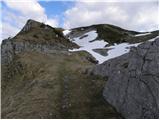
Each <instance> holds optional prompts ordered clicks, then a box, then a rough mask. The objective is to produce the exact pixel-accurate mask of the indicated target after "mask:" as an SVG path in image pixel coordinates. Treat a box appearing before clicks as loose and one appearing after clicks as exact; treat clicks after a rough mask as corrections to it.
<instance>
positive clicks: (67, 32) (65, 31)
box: [63, 30, 71, 36]
mask: <svg viewBox="0 0 160 120" xmlns="http://www.w3.org/2000/svg"><path fill="white" fill-rule="evenodd" d="M70 32H71V31H70V30H64V31H63V35H64V36H66V35H67V34H69V33H70Z"/></svg>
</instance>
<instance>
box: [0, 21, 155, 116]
mask: <svg viewBox="0 0 160 120" xmlns="http://www.w3.org/2000/svg"><path fill="white" fill-rule="evenodd" d="M98 29H99V31H98V30H97V28H93V27H91V28H84V27H81V28H75V29H71V30H70V31H69V30H68V31H67V33H68V34H64V31H65V30H64V29H62V28H53V27H50V26H48V25H45V24H44V23H40V22H36V21H34V20H28V22H27V23H26V25H25V26H24V27H23V29H22V30H21V31H20V32H19V33H18V34H17V35H16V36H15V37H13V38H9V39H6V40H3V42H2V45H1V69H2V81H1V84H2V87H1V88H2V90H1V91H2V109H1V110H2V118H10V119H11V118H19V119H22V118H23V119H26V118H30V119H33V118H36V119H37V118H39V119H40V118H48V119H50V118H52V119H55V118H57V119H59V118H61V119H62V118H63V119H65V118H70V119H77V118H81V119H83V118H88V119H91V118H92V119H94V118H96V119H98V118H124V117H125V118H131V117H132V116H128V115H127V112H128V111H125V110H124V111H123V110H121V109H119V108H118V107H117V104H118V103H117V104H116V105H115V104H114V103H112V102H110V99H111V98H113V99H114V98H115V100H117V101H118V98H120V97H117V96H114V94H113V95H110V96H108V97H107V94H108V91H107V89H108V88H109V90H111V91H112V90H113V91H112V93H114V86H113V85H110V86H109V87H108V86H106V84H108V83H110V81H111V80H110V79H111V78H110V76H109V75H106V72H107V73H112V72H117V71H118V70H119V68H121V67H125V68H126V66H127V68H128V64H125V65H124V66H123V65H122V66H121V64H123V62H125V61H123V60H121V58H123V56H126V55H127V54H131V53H130V52H132V50H133V49H138V50H139V53H142V54H143V53H146V49H145V48H146V45H145V44H149V45H151V46H152V45H154V43H155V41H157V40H158V31H156V32H153V33H152V32H150V33H143V34H142V33H141V34H137V32H133V31H131V32H127V31H122V32H121V29H116V27H114V28H112V27H111V26H110V27H106V26H105V25H104V26H100V27H98ZM108 31H109V32H108ZM126 32H127V34H125V35H124V33H126ZM108 33H109V34H108ZM131 33H132V35H131ZM135 33H136V34H135ZM100 34H101V35H100ZM115 34H117V35H123V36H120V37H119V36H118V37H117V36H116V37H112V36H114V35H115ZM133 34H134V35H133ZM136 35H138V36H136ZM128 36H130V39H133V38H136V39H134V42H130V40H128V39H129V38H128ZM110 38H111V39H110ZM118 38H119V39H118ZM127 38H128V39H127ZM140 38H143V40H141V39H140ZM126 39H127V41H125V40H126ZM156 43H157V42H156ZM139 44H140V45H139ZM139 47H140V48H144V50H141V49H139ZM157 48H158V46H157V47H156V48H155V51H156V52H152V51H151V53H150V54H149V56H150V57H151V58H150V59H151V60H155V62H153V63H154V64H156V65H157V64H158V63H157V56H158V55H157V54H158V52H157ZM152 49H153V47H152ZM135 51H136V50H135ZM117 53H118V54H117ZM119 53H120V54H119ZM135 53H136V52H135ZM94 55H96V56H94ZM131 55H132V54H131ZM154 56H156V57H154ZM97 57H98V58H106V57H109V58H111V59H108V58H107V59H103V62H102V63H101V64H99V63H98V60H99V59H97ZM131 58H134V61H143V60H144V61H143V62H144V63H145V66H146V67H147V66H149V64H148V63H147V62H146V61H145V59H144V58H142V59H140V58H139V57H137V56H135V57H130V58H128V57H126V58H125V59H126V61H130V60H132V59H131ZM152 58H153V59H152ZM119 59H120V60H119ZM146 59H147V60H148V57H147V58H146ZM108 62H111V63H110V65H111V66H115V67H113V68H112V69H114V70H112V69H110V67H106V66H110V65H109V64H108ZM116 63H117V64H116ZM118 63H120V64H118ZM131 63H132V62H131ZM106 64H107V65H106ZM152 65H153V64H152ZM133 67H134V66H133ZM133 67H132V68H133ZM127 68H126V69H127ZM128 69H129V68H128ZM97 70H98V72H100V74H95V71H97ZM122 70H123V69H122ZM147 70H148V69H147ZM142 73H143V72H142ZM155 74H156V75H155V76H158V75H157V69H155ZM110 75H111V76H112V74H110ZM127 75H128V74H127V72H126V73H125V74H123V76H124V77H127ZM117 76H118V75H117ZM144 76H145V75H144ZM120 77H121V76H120ZM127 78H128V77H127ZM117 79H118V78H117ZM117 79H116V80H117ZM125 80H126V79H125ZM125 83H126V82H125ZM115 84H117V88H116V89H119V90H121V88H122V89H125V86H120V87H119V86H118V85H119V84H118V82H116V83H115ZM154 85H155V84H154ZM153 87H154V86H153ZM155 88H157V85H155ZM145 90H146V91H148V90H149V89H148V88H147V89H145ZM153 91H154V92H156V93H157V92H158V91H157V89H154V90H153ZM145 93H150V92H145ZM135 94H136V95H137V96H138V95H139V93H138V92H137V93H135ZM124 97H126V96H124ZM156 99H157V98H156ZM132 102H133V100H132ZM141 102H143V99H141ZM149 102H150V101H149ZM149 102H148V103H149ZM127 105H128V104H127ZM128 106H129V107H130V104H129V105H128ZM144 108H146V109H148V108H149V107H148V106H147V105H146V106H144ZM132 110H134V109H132ZM137 111H138V110H137ZM137 111H136V110H134V111H132V112H135V113H136V112H137ZM152 113H153V112H151V114H152ZM154 115H155V113H153V114H152V115H151V116H152V118H157V116H154ZM143 117H144V118H149V117H148V114H147V116H143ZM133 118H134V117H133ZM137 118H142V116H140V117H139V116H138V117H137Z"/></svg>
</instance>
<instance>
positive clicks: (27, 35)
mask: <svg viewBox="0 0 160 120" xmlns="http://www.w3.org/2000/svg"><path fill="white" fill-rule="evenodd" d="M62 31H63V29H62V28H53V27H51V26H49V25H46V24H44V23H40V22H37V21H35V20H31V19H29V20H28V21H27V23H26V24H25V26H24V27H23V28H22V30H21V31H20V32H19V33H18V34H17V35H16V36H15V37H14V38H13V39H14V41H18V42H19V41H20V42H21V41H22V42H23V41H27V42H30V43H39V44H50V45H55V44H59V43H60V44H63V45H64V46H66V47H77V45H76V44H74V43H72V42H70V41H69V39H67V38H65V37H64V36H63V33H62Z"/></svg>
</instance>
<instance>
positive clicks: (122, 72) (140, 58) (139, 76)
mask: <svg viewBox="0 0 160 120" xmlns="http://www.w3.org/2000/svg"><path fill="white" fill-rule="evenodd" d="M158 41H159V40H158V39H156V40H155V41H153V42H149V41H148V42H145V43H143V44H141V45H139V46H138V47H137V48H132V49H131V51H130V52H129V53H127V54H124V55H122V56H120V57H117V58H114V59H111V60H109V61H106V62H105V63H103V64H101V65H97V66H96V67H95V68H94V69H92V70H91V69H90V73H92V74H94V75H100V76H103V77H107V78H108V81H107V83H106V86H105V88H104V90H103V96H104V98H105V99H106V101H108V102H109V103H110V104H112V105H113V106H114V107H115V108H116V109H117V111H118V112H120V113H121V114H122V115H123V116H124V117H125V118H158V117H159V97H158V96H159V93H158V91H159V61H158V57H159V51H158V49H159V42H158Z"/></svg>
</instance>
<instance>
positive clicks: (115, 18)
mask: <svg viewBox="0 0 160 120" xmlns="http://www.w3.org/2000/svg"><path fill="white" fill-rule="evenodd" d="M115 1H116V0H115ZM64 15H65V20H64V27H66V28H74V27H79V26H86V25H92V24H101V23H108V24H114V25H118V26H120V27H123V28H126V29H131V30H137V31H148V30H154V29H158V1H156V0H154V1H151V0H150V1H149V0H148V1H146V2H145V1H140V2H138V1H137V2H134V1H132V2H126V0H123V2H111V1H110V2H104V1H103V2H102V1H101V2H98V0H92V2H89V1H88V2H84V1H83V2H82V1H81V2H80V1H77V2H76V3H75V6H73V7H72V8H70V9H68V10H67V11H66V12H65V13H64Z"/></svg>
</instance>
